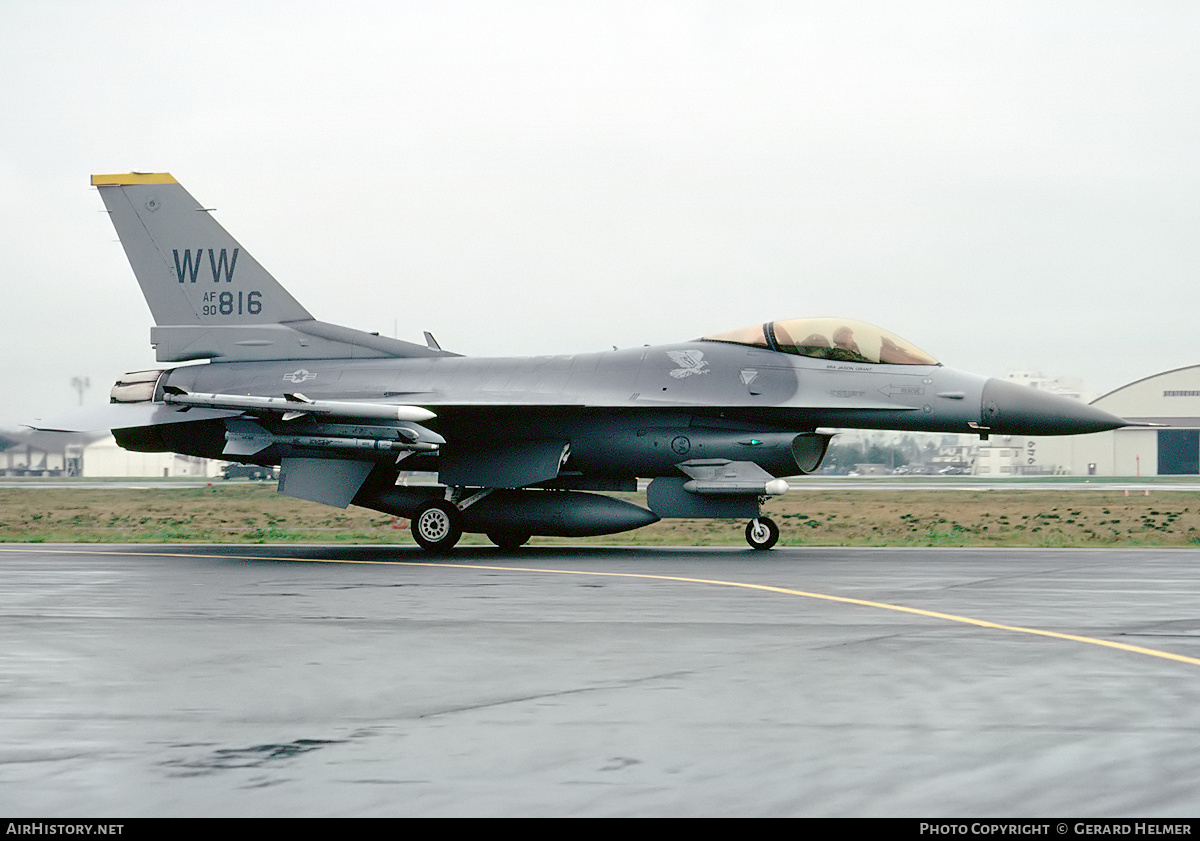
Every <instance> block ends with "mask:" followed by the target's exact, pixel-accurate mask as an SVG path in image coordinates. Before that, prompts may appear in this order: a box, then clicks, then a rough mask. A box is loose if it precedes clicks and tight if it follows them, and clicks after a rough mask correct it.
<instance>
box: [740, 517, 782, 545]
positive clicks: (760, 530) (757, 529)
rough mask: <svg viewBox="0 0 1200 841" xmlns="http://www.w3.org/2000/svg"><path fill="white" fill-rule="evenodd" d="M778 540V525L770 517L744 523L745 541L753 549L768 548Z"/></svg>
mask: <svg viewBox="0 0 1200 841" xmlns="http://www.w3.org/2000/svg"><path fill="white" fill-rule="evenodd" d="M777 540H779V526H777V525H775V521H774V520H772V519H771V518H770V517H759V518H758V519H757V520H751V521H750V522H748V523H746V542H747V543H749V544H750V546H751V548H753V549H770V548H771V547H772V546H774V545H775V542H776V541H777Z"/></svg>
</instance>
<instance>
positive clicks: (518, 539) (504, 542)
mask: <svg viewBox="0 0 1200 841" xmlns="http://www.w3.org/2000/svg"><path fill="white" fill-rule="evenodd" d="M487 536H488V540H490V541H492V543H495V544H496V545H497V546H498V547H500V548H501V549H504V550H505V551H509V552H511V551H514V550H516V549H520V548H521V547H522V546H524V545H525V544H526V543H528V542H529V538H530V537H532V536H533V535H531V534H529V533H528V532H516V531H489V532H488V533H487Z"/></svg>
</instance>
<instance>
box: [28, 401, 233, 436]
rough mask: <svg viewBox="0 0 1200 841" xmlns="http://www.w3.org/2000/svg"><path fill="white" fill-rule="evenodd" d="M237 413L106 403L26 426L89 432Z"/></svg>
mask: <svg viewBox="0 0 1200 841" xmlns="http://www.w3.org/2000/svg"><path fill="white" fill-rule="evenodd" d="M239 414H241V412H240V411H227V410H221V409H191V410H188V411H180V410H178V409H173V408H171V407H169V406H164V405H163V404H161V403H108V404H106V405H104V406H97V407H95V408H91V409H80V410H78V411H75V412H70V413H67V414H65V415H59V416H57V417H53V418H48V419H46V420H40V419H39V420H35V421H33V422H32V423H29V424H27V426H29V427H30V428H31V429H40V430H43V431H45V432H91V431H94V430H98V429H134V428H136V427H142V426H159V425H160V424H164V423H189V422H191V421H202V420H216V419H220V418H232V417H237V416H238V415H239Z"/></svg>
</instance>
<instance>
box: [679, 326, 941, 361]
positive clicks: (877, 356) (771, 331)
mask: <svg viewBox="0 0 1200 841" xmlns="http://www.w3.org/2000/svg"><path fill="white" fill-rule="evenodd" d="M702 341H706V342H732V343H733V344H738V345H750V346H751V347H762V348H769V349H770V350H775V351H779V352H780V353H791V354H794V355H796V356H811V357H813V358H814V359H833V360H837V361H839V362H870V363H883V364H885V365H940V364H941V363H940V362H938V361H937V360H936V359H934V358H933V357H932V356H930V355H929V354H927V353H925V352H924V351H922V350H918V349H917V347H916V346H914V345H913V344H912V343H911V342H908V341H906V340H904V339H902V338H900V337H899V336H897V335H896V334H895V333H889V332H888V331H887V330H882V329H880V328H879V327H876V326H875V325H873V324H867V323H866V322H865V321H853V320H851V319H847V318H789V319H787V320H785V321H770V322H767V323H766V324H756V325H754V326H753V327H743V328H742V329H740V330H730V331H729V332H728V333H718V334H716V335H713V336H705V337H704V338H703V339H702Z"/></svg>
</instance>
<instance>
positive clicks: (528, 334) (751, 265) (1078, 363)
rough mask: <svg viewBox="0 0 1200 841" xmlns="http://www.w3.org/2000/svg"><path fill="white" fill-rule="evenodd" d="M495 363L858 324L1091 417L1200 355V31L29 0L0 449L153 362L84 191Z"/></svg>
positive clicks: (734, 12)
mask: <svg viewBox="0 0 1200 841" xmlns="http://www.w3.org/2000/svg"><path fill="white" fill-rule="evenodd" d="M132 170H137V171H152V172H154V171H163V172H170V173H172V174H173V175H175V177H176V178H178V179H179V181H180V182H182V183H183V185H184V186H185V187H186V188H187V189H188V190H189V191H190V192H191V193H192V194H193V195H194V196H195V197H196V198H197V199H198V200H199V201H200V202H201V203H202V204H204V205H205V206H207V207H215V208H217V212H216V214H215V216H216V218H217V219H218V220H219V221H220V222H221V223H222V224H223V225H224V226H225V227H226V228H227V229H228V230H229V231H230V232H231V233H232V234H233V236H234V237H236V238H237V239H238V240H239V241H240V242H241V244H242V245H243V246H244V247H245V248H246V249H247V250H248V251H250V252H251V253H253V254H254V255H255V257H256V258H258V260H259V261H260V262H261V263H262V264H263V265H264V266H266V267H267V269H268V270H269V271H271V272H272V273H273V274H274V275H275V276H276V277H277V278H278V279H279V280H280V281H281V282H282V283H283V284H284V285H285V286H287V287H288V288H289V290H290V291H291V292H292V293H293V294H294V295H295V297H296V298H298V299H299V300H300V301H301V303H303V304H304V305H305V306H306V307H307V308H308V309H309V311H310V312H312V313H313V314H314V315H315V316H316V317H317V318H320V319H322V320H325V321H332V322H336V323H340V324H345V325H348V326H351V327H356V328H359V329H364V330H378V331H380V332H382V333H384V334H387V335H393V334H396V333H397V332H398V335H399V336H400V338H405V339H410V340H414V341H421V331H422V330H430V331H432V332H433V333H434V334H435V335H436V336H437V338H438V340H439V341H440V342H441V344H442V346H443V347H445V348H447V349H450V350H455V351H458V352H462V353H466V354H470V355H514V354H522V355H523V354H535V353H571V352H585V351H595V350H604V349H608V348H611V347H612V346H613V345H618V346H621V347H625V346H630V345H641V344H644V343H651V344H657V343H666V342H672V341H678V340H686V339H690V338H694V337H696V336H699V335H702V334H705V333H710V332H718V331H723V330H727V329H731V328H734V327H739V326H743V325H746V324H751V323H756V322H762V321H767V320H772V319H775V318H787V317H796V316H803V315H844V316H849V317H855V318H860V319H863V320H866V321H871V322H875V323H877V324H880V325H882V326H885V327H888V328H889V329H891V330H893V331H895V332H897V333H899V334H900V335H901V336H904V337H906V338H908V339H909V340H911V341H912V342H914V343H915V344H916V345H918V346H919V347H921V348H923V349H924V350H926V351H927V352H929V353H930V354H932V355H933V356H935V357H936V358H938V359H940V360H941V361H942V362H944V363H945V364H947V365H951V366H953V367H958V368H965V369H968V370H973V371H976V372H978V373H983V374H990V375H1003V374H1005V373H1006V372H1008V371H1010V370H1013V369H1018V368H1037V369H1041V370H1043V371H1044V372H1045V373H1047V374H1051V375H1056V376H1062V377H1075V378H1079V379H1080V380H1082V381H1083V384H1084V385H1085V387H1086V388H1087V389H1089V390H1090V391H1092V392H1093V393H1096V394H1099V393H1103V392H1105V391H1108V390H1110V389H1112V388H1116V387H1118V386H1120V385H1122V384H1124V383H1127V382H1129V381H1131V380H1133V379H1137V378H1140V377H1144V376H1148V375H1150V374H1154V373H1157V372H1159V371H1163V370H1166V369H1170V368H1177V367H1181V366H1187V365H1194V364H1200V331H1198V330H1197V329H1196V328H1195V325H1194V324H1193V315H1192V313H1193V308H1194V306H1195V304H1196V302H1197V299H1198V297H1200V296H1198V294H1197V291H1196V286H1197V280H1198V278H1200V235H1198V232H1200V4H1196V3H1194V2H1190V0H1188V1H1187V2H1153V0H1149V1H1147V0H1141V1H1140V2H1128V3H1115V2H1102V0H1082V1H1081V2H1047V0H1037V2H1028V3H1008V2H1000V3H997V2H995V0H992V1H991V2H978V3H972V2H964V0H953V1H952V2H925V3H922V2H903V3H897V2H841V1H839V2H822V3H816V2H814V3H804V2H796V1H795V0H792V2H779V3H755V2H746V0H740V1H739V2H730V3H721V2H713V3H704V2H653V0H638V1H637V2H629V3H624V2H544V3H540V2H453V1H452V0H451V1H450V2H447V0H439V1H438V2H428V3H423V2H386V3H384V2H381V3H366V2H354V0H340V2H336V3H331V2H288V3H283V2H254V1H253V0H249V1H247V0H239V2H228V3H218V2H205V3H198V2H186V0H184V1H183V2H180V0H174V1H173V2H171V3H163V2H161V0H159V1H158V2H130V0H106V2H104V3H94V2H52V0H0V177H2V179H3V181H2V186H0V231H3V233H2V234H0V258H2V260H0V273H2V277H3V285H2V287H0V288H2V289H3V297H2V298H0V424H17V423H21V422H23V421H26V420H29V419H30V418H32V417H38V416H42V417H44V416H49V415H52V414H54V413H56V412H59V411H62V410H66V409H70V408H71V407H72V406H73V405H74V404H75V400H76V398H75V394H74V392H73V391H72V389H71V383H70V381H71V378H72V377H75V376H84V377H88V378H89V379H90V380H91V384H92V387H91V390H90V391H89V392H88V393H87V395H86V400H87V402H89V403H92V404H97V403H103V402H106V401H107V399H108V389H109V387H110V386H111V384H112V382H113V380H115V379H116V377H117V376H119V375H120V374H121V373H122V372H124V371H130V370H136V369H139V368H147V367H153V366H154V364H155V363H154V356H153V352H152V351H151V349H150V347H149V330H150V326H151V323H152V322H151V318H150V313H149V310H148V309H147V308H146V306H145V303H144V302H143V300H142V298H141V295H140V293H139V291H138V288H137V284H136V283H135V281H134V279H133V275H132V273H131V271H130V269H129V266H128V263H127V261H126V259H125V256H124V253H123V252H122V250H121V248H120V246H119V244H117V242H116V236H115V234H114V232H113V230H112V226H111V225H110V223H109V221H108V218H107V216H106V215H105V214H104V213H102V210H103V205H102V203H101V201H100V197H99V195H98V194H97V193H96V192H95V190H93V189H92V188H91V187H90V186H89V175H90V174H92V173H111V172H128V171H132Z"/></svg>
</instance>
